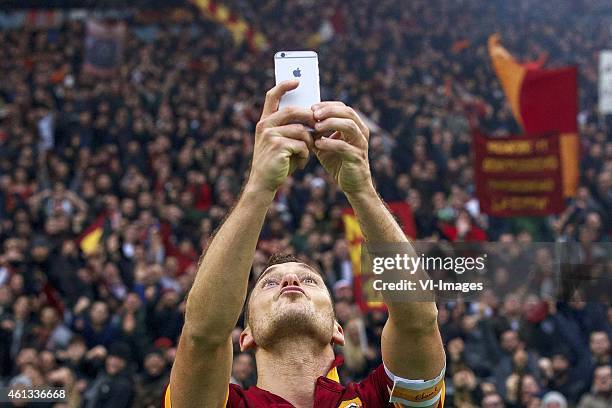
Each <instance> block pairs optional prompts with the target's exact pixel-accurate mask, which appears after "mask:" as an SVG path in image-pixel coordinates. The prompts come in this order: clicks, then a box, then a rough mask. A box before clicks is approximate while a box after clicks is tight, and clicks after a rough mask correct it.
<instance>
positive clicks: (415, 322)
mask: <svg viewBox="0 0 612 408" xmlns="http://www.w3.org/2000/svg"><path fill="white" fill-rule="evenodd" d="M297 86H298V81H295V80H294V81H286V82H283V83H280V84H279V85H277V86H275V87H274V88H272V89H271V90H270V91H269V92H268V93H267V95H266V100H265V103H264V107H263V113H262V117H261V120H260V121H259V123H258V124H257V128H256V134H255V146H254V150H253V161H252V166H251V172H250V174H249V178H248V181H247V183H246V185H245V187H244V190H243V193H242V196H241V197H240V199H239V200H238V202H237V204H236V206H235V207H234V209H233V210H232V212H231V214H230V215H229V216H228V218H227V219H226V221H225V223H224V224H223V225H222V227H221V228H220V229H219V231H218V232H217V234H216V236H215V238H214V239H213V241H212V242H211V244H210V246H209V248H208V250H207V251H206V253H205V255H204V257H203V259H202V262H201V264H200V267H199V270H198V273H197V275H196V278H195V281H194V283H193V286H192V288H191V291H190V293H189V296H188V298H187V306H186V312H185V325H184V327H183V331H182V334H181V338H180V341H179V345H178V350H177V354H176V360H175V362H174V366H173V368H172V373H171V376H170V384H169V386H168V387H167V389H166V393H165V398H164V402H165V406H166V407H170V406H172V407H173V408H185V407H225V406H228V407H246V406H249V407H271V406H274V407H297V408H306V407H308V408H310V407H317V408H326V407H350V408H356V407H385V406H393V405H392V404H391V403H390V402H389V401H390V400H391V401H393V402H402V403H403V404H406V405H407V406H415V407H437V406H442V405H443V398H444V383H443V379H444V368H445V355H444V349H443V346H442V340H441V337H440V333H439V331H438V326H437V309H436V306H435V303H434V302H389V301H387V306H388V309H389V319H388V321H387V323H386V325H385V328H384V331H383V334H382V357H383V362H384V365H381V366H380V367H378V368H377V369H375V370H374V371H373V372H372V373H371V374H370V375H369V376H368V377H367V378H366V379H365V380H364V381H362V382H361V383H358V384H349V385H348V386H346V387H345V386H343V385H341V384H340V383H339V381H338V378H337V371H336V369H335V367H336V365H337V364H338V361H337V360H336V359H335V356H334V351H333V345H342V344H343V343H344V334H343V331H342V327H340V325H339V324H338V323H337V321H336V320H335V319H334V312H333V304H332V300H331V297H330V294H329V292H328V290H327V288H326V286H325V284H324V283H323V279H322V277H321V275H320V273H319V272H318V271H316V270H315V269H314V268H312V267H310V266H309V265H306V264H304V263H301V262H299V261H296V260H295V259H280V260H279V261H277V262H272V265H270V266H269V267H267V268H266V269H265V270H264V271H263V272H262V274H261V275H260V276H259V278H258V281H257V283H256V284H255V287H254V288H253V290H252V292H251V294H250V297H249V300H248V301H247V303H246V309H245V311H246V312H245V321H246V328H245V329H244V331H243V332H242V334H241V335H240V347H241V349H242V350H243V351H244V350H249V349H252V350H255V359H256V364H257V373H258V376H257V385H256V386H255V387H251V388H249V389H248V390H243V389H241V388H240V387H239V386H236V385H234V384H232V385H228V383H229V380H230V374H231V365H232V342H231V332H232V330H233V329H234V327H235V325H236V322H237V320H238V318H239V316H240V313H241V310H242V306H243V303H244V301H245V298H246V295H247V284H248V278H249V271H250V268H251V264H252V261H253V256H254V253H255V246H256V244H257V240H258V237H259V234H260V231H261V229H262V224H263V221H264V218H265V215H266V212H267V210H268V207H269V206H270V204H271V203H272V200H273V199H274V195H275V193H276V190H277V189H278V188H279V187H280V186H281V185H282V184H283V182H284V181H285V179H286V178H287V177H288V176H289V175H290V174H291V173H292V171H293V170H294V169H296V168H297V167H304V166H305V165H306V163H307V161H308V157H309V153H310V151H313V152H314V153H315V154H316V156H317V158H318V159H319V161H320V162H321V164H322V165H323V167H324V168H325V169H326V170H327V171H328V172H329V173H330V174H331V175H332V176H333V177H334V179H335V180H336V182H337V183H338V184H339V186H340V187H341V189H342V191H343V192H344V194H345V195H346V197H347V198H348V200H349V202H350V203H351V205H352V207H353V209H354V210H355V214H356V215H357V217H358V218H359V221H360V224H361V227H362V230H363V232H364V234H365V236H366V237H367V240H368V243H387V242H403V243H407V242H408V241H407V239H406V237H405V235H404V234H403V233H402V230H401V229H400V227H399V226H398V224H397V223H396V222H395V220H394V218H393V217H392V216H391V214H390V213H389V211H388V210H387V208H386V207H385V205H384V203H383V202H382V201H381V199H380V198H379V197H378V195H377V194H376V191H375V190H374V187H373V183H372V177H371V175H370V169H369V165H368V137H369V134H368V129H367V127H366V126H365V125H364V124H363V122H362V121H361V120H360V119H359V116H358V115H357V114H356V113H355V111H353V110H352V109H351V108H349V107H347V106H345V105H344V104H343V103H341V102H323V103H318V104H316V105H313V107H312V109H304V108H296V107H291V108H285V109H282V110H278V105H279V101H280V98H281V97H282V96H283V94H285V93H286V92H288V91H290V90H292V89H295V88H296V87H297ZM306 126H310V127H312V128H314V129H315V131H316V132H317V133H318V134H324V133H330V132H333V133H332V134H331V136H330V137H325V138H319V139H318V140H316V141H315V140H314V139H313V137H312V135H311V134H310V133H309V132H308V130H307V128H306ZM279 262H280V263H279ZM390 390H392V391H390ZM390 394H391V395H390Z"/></svg>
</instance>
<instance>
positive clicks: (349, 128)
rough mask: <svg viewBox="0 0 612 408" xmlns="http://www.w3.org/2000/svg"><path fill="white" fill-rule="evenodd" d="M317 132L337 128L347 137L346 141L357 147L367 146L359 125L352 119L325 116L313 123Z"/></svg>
mask: <svg viewBox="0 0 612 408" xmlns="http://www.w3.org/2000/svg"><path fill="white" fill-rule="evenodd" d="M315 130H316V131H317V132H323V131H330V130H337V131H340V132H342V134H343V135H344V136H345V137H346V138H347V142H349V143H350V144H352V145H355V146H357V147H362V148H364V147H367V146H368V140H367V139H366V137H365V135H364V134H363V132H362V131H361V129H360V128H359V125H357V123H355V121H354V120H352V119H346V118H337V117H332V118H327V119H325V120H322V121H321V122H317V123H316V124H315Z"/></svg>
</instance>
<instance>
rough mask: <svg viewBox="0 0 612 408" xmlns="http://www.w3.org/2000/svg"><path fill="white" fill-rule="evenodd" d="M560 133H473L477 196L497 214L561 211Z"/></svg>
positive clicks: (509, 214)
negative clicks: (495, 135)
mask: <svg viewBox="0 0 612 408" xmlns="http://www.w3.org/2000/svg"><path fill="white" fill-rule="evenodd" d="M560 140H561V138H560V136H559V134H554V135H543V136H520V137H511V138H504V139H500V138H491V137H487V136H484V135H482V134H480V133H475V134H474V170H475V177H476V196H477V197H478V200H479V202H480V208H481V210H482V211H483V212H485V213H486V214H489V215H494V216H497V217H516V216H542V215H549V214H556V213H559V212H561V211H563V208H564V199H563V183H562V171H561V147H560V145H561V143H560Z"/></svg>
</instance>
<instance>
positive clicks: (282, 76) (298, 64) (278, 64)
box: [274, 51, 321, 109]
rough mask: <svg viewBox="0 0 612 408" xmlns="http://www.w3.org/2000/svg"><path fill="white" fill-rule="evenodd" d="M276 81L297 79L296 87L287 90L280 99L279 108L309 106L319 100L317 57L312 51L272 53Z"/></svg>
mask: <svg viewBox="0 0 612 408" xmlns="http://www.w3.org/2000/svg"><path fill="white" fill-rule="evenodd" d="M274 74H275V77H276V83H277V84H278V83H279V82H282V81H286V80H288V79H298V80H299V81H300V84H299V85H298V87H297V88H295V89H294V90H292V91H289V92H287V93H286V94H285V95H283V97H282V98H281V100H280V105H279V109H282V108H284V107H286V106H299V107H302V108H310V107H311V106H312V105H314V104H315V103H317V102H321V92H320V90H319V57H318V55H317V53H316V52H314V51H279V52H277V53H276V54H274Z"/></svg>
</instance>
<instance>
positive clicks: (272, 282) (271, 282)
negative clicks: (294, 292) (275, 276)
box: [261, 279, 277, 288]
mask: <svg viewBox="0 0 612 408" xmlns="http://www.w3.org/2000/svg"><path fill="white" fill-rule="evenodd" d="M276 285H277V282H276V281H275V280H271V279H267V280H265V281H264V282H263V283H262V284H261V287H262V288H269V287H271V286H276Z"/></svg>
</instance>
